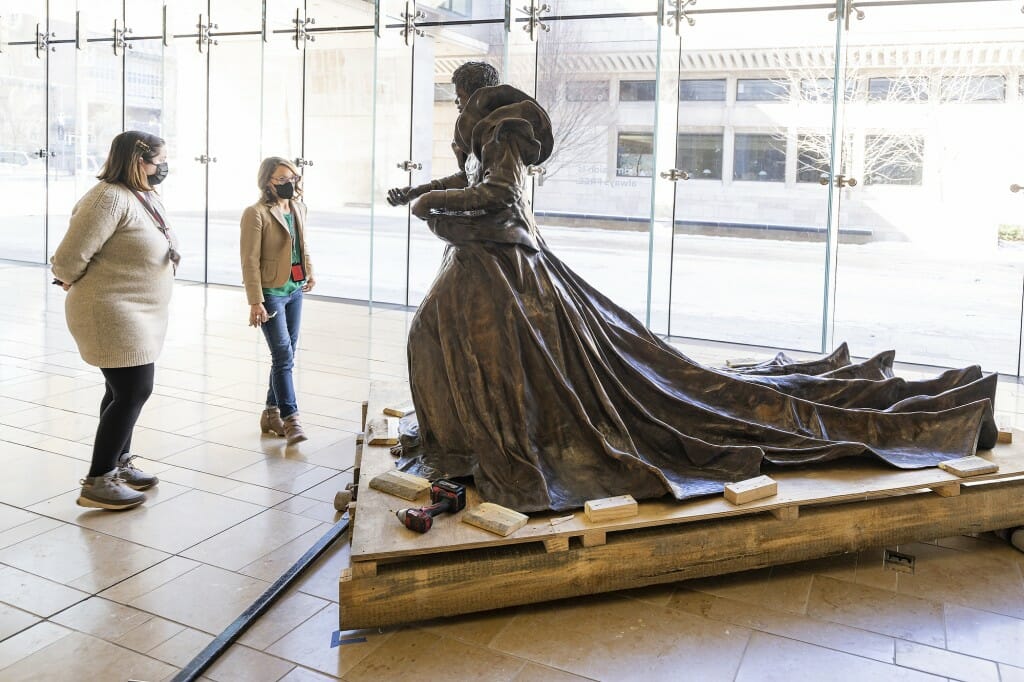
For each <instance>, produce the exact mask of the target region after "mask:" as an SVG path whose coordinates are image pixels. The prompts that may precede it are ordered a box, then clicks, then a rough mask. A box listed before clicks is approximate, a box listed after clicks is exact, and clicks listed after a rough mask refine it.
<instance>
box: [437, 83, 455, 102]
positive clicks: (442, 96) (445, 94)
mask: <svg viewBox="0 0 1024 682" xmlns="http://www.w3.org/2000/svg"><path fill="white" fill-rule="evenodd" d="M434 101H435V102H454V101H455V83H434Z"/></svg>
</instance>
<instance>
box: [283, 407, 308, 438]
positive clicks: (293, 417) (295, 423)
mask: <svg viewBox="0 0 1024 682" xmlns="http://www.w3.org/2000/svg"><path fill="white" fill-rule="evenodd" d="M284 435H285V438H287V439H288V445H295V444H296V443H301V442H302V441H304V440H309V439H308V438H307V437H306V432H305V431H303V430H302V424H300V423H299V413H298V412H296V413H294V414H290V415H288V418H287V419H285V420H284Z"/></svg>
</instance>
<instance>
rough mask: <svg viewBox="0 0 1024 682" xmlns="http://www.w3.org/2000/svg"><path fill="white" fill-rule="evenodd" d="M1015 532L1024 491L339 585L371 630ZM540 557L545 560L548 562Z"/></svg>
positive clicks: (453, 565) (390, 570)
mask: <svg viewBox="0 0 1024 682" xmlns="http://www.w3.org/2000/svg"><path fill="white" fill-rule="evenodd" d="M1020 525H1024V480H1010V481H998V482H996V481H993V482H990V483H986V484H983V485H972V486H969V487H965V488H964V489H963V490H962V492H961V494H960V495H958V496H955V497H940V496H938V495H931V494H928V493H920V494H911V495H902V496H898V497H891V498H884V499H875V500H866V501H861V502H849V503H845V504H835V505H829V506H820V507H810V508H807V507H805V508H804V509H803V510H802V512H801V514H800V517H799V518H798V519H795V520H793V521H791V522H788V523H779V522H778V521H777V520H776V519H775V518H773V517H771V516H768V515H766V514H756V515H749V516H743V517H733V518H722V519H714V520H708V521H706V522H694V523H687V524H683V525H675V526H669V527H664V528H647V529H643V530H639V531H636V532H632V531H622V532H616V533H612V534H610V535H609V537H608V543H607V544H604V545H598V546H594V547H573V548H572V549H566V550H564V551H550V548H548V546H549V543H545V544H544V545H543V546H542V545H541V543H539V542H535V543H529V544H514V545H509V546H506V547H490V548H487V549H483V550H465V551H459V552H451V553H446V554H442V555H438V556H434V557H431V558H430V559H429V560H426V561H424V560H422V559H420V558H416V557H413V558H412V559H411V560H410V561H407V562H396V563H387V564H381V565H378V567H377V568H378V570H377V575H376V576H375V577H366V578H356V577H354V576H351V575H345V574H343V576H342V582H341V585H340V588H341V589H340V611H341V616H340V623H341V627H342V628H343V629H354V628H365V627H377V626H381V625H388V624H392V623H402V622H410V621H418V620H425V619H428V618H436V617H439V616H452V615H456V614H460V613H471V612H475V611H485V610H490V609H496V608H502V607H508V606H516V605H520V604H529V603H535V602H542V601H548V600H552V599H561V598H565V597H573V596H579V595H584V594H596V593H599V592H608V591H612V590H621V589H627V588H634V587H642V586H645V585H654V584H658V583H669V582H676V581H678V580H686V579H690V578H700V577H705V576H711V575H719V574H722V573H732V572H735V571H745V570H749V569H754V568H762V567H765V566H774V565H777V564H785V563H791V562H796V561H804V560H807V559H814V558H819V557H824V556H831V555H835V554H843V553H848V552H857V551H860V550H863V549H868V548H871V547H879V546H882V545H890V544H896V543H904V542H912V541H915V540H928V539H934V538H941V537H949V536H952V535H960V534H964V533H978V532H982V531H987V530H994V529H998V528H1009V527H1013V526H1020ZM546 548H548V549H547V551H546Z"/></svg>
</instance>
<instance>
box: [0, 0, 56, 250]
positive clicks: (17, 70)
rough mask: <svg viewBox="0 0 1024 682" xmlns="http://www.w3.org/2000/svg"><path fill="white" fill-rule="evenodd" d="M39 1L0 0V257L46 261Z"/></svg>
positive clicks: (43, 43) (43, 26)
mask: <svg viewBox="0 0 1024 682" xmlns="http://www.w3.org/2000/svg"><path fill="white" fill-rule="evenodd" d="M49 38H50V32H49V30H48V28H47V23H46V6H45V3H44V2H42V0H28V1H27V2H26V1H25V0H18V1H17V2H15V0H0V49H2V52H0V111H2V112H3V116H0V258H4V259H11V260H24V261H31V262H35V263H42V262H44V261H45V260H46V160H45V157H46V155H47V153H48V152H47V151H46V145H47V130H46V117H45V115H44V112H45V111H46V102H47V93H46V70H47V63H48V54H49V51H48V46H47V43H48V40H49Z"/></svg>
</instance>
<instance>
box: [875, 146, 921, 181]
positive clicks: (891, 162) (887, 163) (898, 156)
mask: <svg viewBox="0 0 1024 682" xmlns="http://www.w3.org/2000/svg"><path fill="white" fill-rule="evenodd" d="M923 176H924V138H923V137H921V136H920V135H867V136H866V137H865V138H864V183H865V184H868V185H920V184H921V179H922V177H923Z"/></svg>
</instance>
